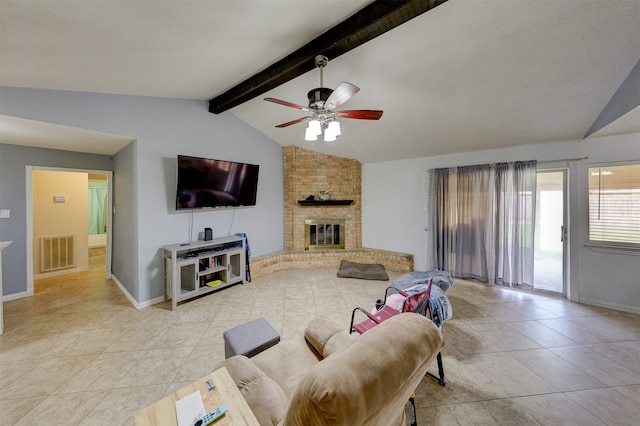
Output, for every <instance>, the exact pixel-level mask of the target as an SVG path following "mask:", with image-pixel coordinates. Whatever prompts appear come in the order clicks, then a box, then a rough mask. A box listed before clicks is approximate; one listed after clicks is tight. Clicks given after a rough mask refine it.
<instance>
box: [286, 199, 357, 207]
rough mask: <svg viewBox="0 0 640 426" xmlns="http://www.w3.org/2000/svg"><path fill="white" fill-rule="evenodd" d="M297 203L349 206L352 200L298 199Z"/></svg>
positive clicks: (304, 204) (305, 205)
mask: <svg viewBox="0 0 640 426" xmlns="http://www.w3.org/2000/svg"><path fill="white" fill-rule="evenodd" d="M298 204H300V205H301V206H304V207H309V206H350V205H351V204H353V200H298Z"/></svg>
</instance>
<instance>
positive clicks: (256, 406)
mask: <svg viewBox="0 0 640 426" xmlns="http://www.w3.org/2000/svg"><path fill="white" fill-rule="evenodd" d="M443 345H444V341H443V339H442V334H441V333H440V331H439V330H438V328H437V327H436V326H435V325H434V324H433V323H432V322H431V321H430V320H429V319H427V318H426V317H424V316H421V315H416V314H413V313H406V314H400V315H396V316H395V317H393V318H391V319H388V320H387V321H385V322H383V323H381V324H380V325H378V326H377V327H375V328H373V329H372V330H371V331H369V332H367V333H365V334H363V335H361V336H360V335H350V334H348V332H347V330H343V329H341V328H340V327H338V326H337V325H336V324H334V323H332V322H330V321H328V320H325V319H322V318H316V319H314V320H312V321H311V322H310V323H309V325H308V326H307V329H306V330H305V333H304V336H300V337H299V338H297V337H296V338H290V339H288V340H285V341H282V342H281V343H279V344H277V345H275V346H273V347H271V348H269V349H267V350H266V351H264V352H262V353H260V354H258V355H256V356H254V357H253V358H247V357H244V356H234V357H231V358H229V359H227V360H225V361H223V362H222V363H221V366H225V367H227V369H228V371H229V373H230V374H231V377H233V379H234V380H235V382H236V385H237V386H238V388H239V389H240V391H241V393H242V395H243V396H244V397H245V399H246V400H247V402H248V404H249V406H250V407H251V409H252V410H253V412H254V414H255V415H256V417H257V418H258V420H259V422H260V424H261V425H263V426H264V425H286V426H291V425H299V426H308V425H323V424H331V425H345V426H357V425H381V426H389V425H403V424H406V423H407V420H406V418H405V406H406V404H407V401H408V400H409V397H410V396H411V393H412V392H413V391H414V390H415V388H416V387H417V386H418V384H419V383H420V381H421V380H422V379H423V377H424V375H425V373H426V371H427V369H428V368H429V366H430V364H431V362H432V361H433V360H434V358H435V357H436V355H437V354H438V353H439V352H440V350H441V349H442V347H443Z"/></svg>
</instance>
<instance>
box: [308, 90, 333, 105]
mask: <svg viewBox="0 0 640 426" xmlns="http://www.w3.org/2000/svg"><path fill="white" fill-rule="evenodd" d="M331 93H333V90H332V89H328V88H326V87H318V88H315V89H311V90H309V93H307V98H309V108H313V109H324V104H325V102H326V101H327V98H329V95H331Z"/></svg>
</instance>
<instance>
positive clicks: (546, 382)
mask: <svg viewBox="0 0 640 426" xmlns="http://www.w3.org/2000/svg"><path fill="white" fill-rule="evenodd" d="M103 263H104V258H101V257H98V258H92V267H91V270H90V271H88V272H81V273H74V274H69V275H65V276H61V277H55V278H48V279H45V280H40V281H38V282H37V283H36V295H35V296H34V297H31V298H25V299H20V300H15V301H11V302H7V303H5V304H4V314H5V317H4V319H5V334H3V335H2V336H0V424H2V425H13V424H17V425H31V424H40V423H41V422H42V420H43V419H45V422H46V424H55V425H131V424H133V415H134V414H135V413H136V412H137V411H138V410H140V409H142V408H144V407H145V406H147V405H150V404H152V403H154V402H155V401H157V400H159V399H161V398H162V397H163V396H165V395H168V394H170V393H172V392H174V391H175V390H177V389H179V388H180V387H182V386H184V385H186V384H188V383H190V382H192V381H194V380H196V379H198V378H199V377H201V376H203V375H205V374H207V373H209V372H210V371H211V370H212V368H213V366H214V365H215V364H216V363H218V362H219V361H220V360H222V359H223V358H224V344H223V339H222V332H223V331H224V330H226V329H228V328H230V327H233V326H235V325H238V324H241V323H243V322H246V321H248V320H250V319H254V318H256V317H260V316H262V317H265V318H266V319H267V320H268V321H269V322H270V323H271V324H272V325H273V326H274V327H275V328H276V329H278V330H279V331H280V333H281V335H282V338H283V339H286V338H287V337H288V336H291V335H293V334H295V333H301V332H302V331H303V330H304V328H305V326H306V324H307V322H308V321H309V319H310V318H311V317H313V316H315V315H322V316H327V317H330V318H332V319H333V320H334V321H336V322H339V323H340V324H342V325H344V327H345V330H346V329H347V328H348V324H349V319H350V312H351V309H352V308H353V307H355V306H363V307H367V308H370V307H371V306H372V305H373V303H374V301H375V300H376V299H378V298H380V297H381V296H382V294H383V293H384V289H385V288H386V287H387V286H388V285H389V282H381V281H363V280H355V279H339V278H336V271H335V270H332V269H312V270H290V271H280V272H277V273H274V274H271V275H268V276H264V277H260V278H256V279H254V280H253V282H251V283H247V284H245V285H237V286H234V287H231V288H228V289H225V290H222V291H220V292H217V293H214V294H211V295H208V296H205V297H202V298H200V299H197V300H193V301H191V302H188V303H184V304H181V305H180V306H179V307H178V309H177V310H176V311H171V308H170V304H168V303H163V304H159V305H155V306H152V307H149V308H146V309H141V310H136V309H134V308H133V307H132V306H131V304H130V303H129V302H128V300H127V299H126V298H125V296H124V295H123V294H122V293H121V291H120V290H119V289H118V288H117V286H116V285H115V284H114V283H113V282H112V281H108V280H105V279H104V268H103V267H101V264H103ZM397 276H399V274H398V273H393V272H391V273H390V278H391V279H392V280H393V279H394V278H396V277H397ZM449 296H450V299H451V303H452V306H453V309H454V317H453V319H451V320H449V321H448V322H446V323H445V324H444V326H443V334H444V336H445V340H446V346H445V350H444V357H443V358H444V367H445V373H446V379H447V385H446V386H445V387H442V386H440V385H438V384H437V383H436V382H435V381H434V380H432V379H430V378H425V379H424V380H423V381H422V383H421V385H420V386H419V387H418V389H417V390H416V403H417V406H418V410H417V417H418V424H419V425H454V424H460V425H494V424H504V425H559V424H566V425H569V424H575V425H602V424H606V425H632V424H633V425H638V424H640V420H639V419H640V316H639V315H633V314H629V313H622V312H617V311H613V310H608V309H602V308H596V307H591V306H586V305H580V304H576V303H571V302H568V301H566V300H563V299H560V298H556V297H551V296H547V295H539V294H532V293H528V292H521V291H514V290H509V289H504V288H500V287H495V286H489V285H484V284H481V283H476V282H471V281H464V280H456V283H455V285H454V287H453V289H452V290H451V292H450V294H449ZM434 364H435V363H434ZM432 371H433V372H435V371H436V368H435V365H434V366H432Z"/></svg>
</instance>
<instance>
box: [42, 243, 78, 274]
mask: <svg viewBox="0 0 640 426" xmlns="http://www.w3.org/2000/svg"><path fill="white" fill-rule="evenodd" d="M74 266H76V234H69V235H55V236H49V237H40V271H41V272H50V271H57V270H59V269H66V268H72V267H74Z"/></svg>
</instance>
